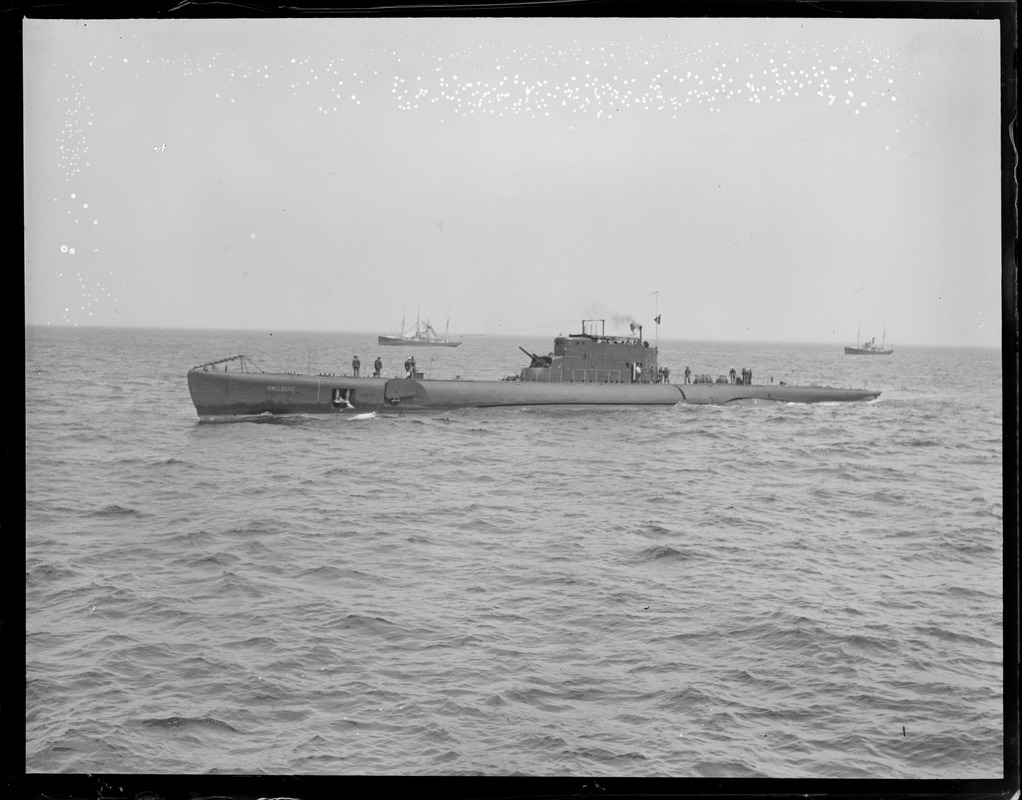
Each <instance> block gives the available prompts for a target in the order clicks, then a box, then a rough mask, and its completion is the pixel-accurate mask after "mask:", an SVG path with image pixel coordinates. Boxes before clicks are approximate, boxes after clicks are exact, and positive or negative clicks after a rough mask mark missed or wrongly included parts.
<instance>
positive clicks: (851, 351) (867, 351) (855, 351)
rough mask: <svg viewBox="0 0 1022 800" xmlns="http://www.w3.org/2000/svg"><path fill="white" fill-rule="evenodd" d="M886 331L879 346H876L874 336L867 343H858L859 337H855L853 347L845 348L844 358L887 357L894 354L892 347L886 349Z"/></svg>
mask: <svg viewBox="0 0 1022 800" xmlns="http://www.w3.org/2000/svg"><path fill="white" fill-rule="evenodd" d="M886 342H887V331H886V330H885V331H884V336H883V339H881V340H880V344H877V339H876V337H875V336H874V337H873V338H872V339H870V340H869V341H868V342H862V343H861V344H860V343H859V336H858V335H856V337H855V347H846V348H845V355H846V356H889V355H890V354H891V353H893V352H894V348H893V347H887V345H886Z"/></svg>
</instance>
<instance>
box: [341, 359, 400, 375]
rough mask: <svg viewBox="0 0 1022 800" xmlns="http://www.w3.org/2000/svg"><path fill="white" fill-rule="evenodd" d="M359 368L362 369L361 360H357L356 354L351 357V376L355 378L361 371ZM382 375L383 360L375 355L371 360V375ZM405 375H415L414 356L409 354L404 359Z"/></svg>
mask: <svg viewBox="0 0 1022 800" xmlns="http://www.w3.org/2000/svg"><path fill="white" fill-rule="evenodd" d="M361 369H362V362H361V361H359V358H358V356H355V357H354V358H353V359H351V374H352V376H353V377H355V378H357V377H358V375H359V372H360V371H361ZM382 375H383V360H382V359H381V358H380V357H379V356H376V360H375V361H374V362H373V377H374V378H379V377H381V376H382ZM405 377H407V378H414V377H415V356H409V357H408V358H406V359H405Z"/></svg>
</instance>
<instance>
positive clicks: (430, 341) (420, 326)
mask: <svg viewBox="0 0 1022 800" xmlns="http://www.w3.org/2000/svg"><path fill="white" fill-rule="evenodd" d="M450 326H451V320H450V319H449V318H448V320H447V328H450ZM447 328H445V329H444V335H443V336H441V335H440V334H439V333H437V332H436V331H435V330H434V329H433V326H432V325H430V323H429V320H428V319H427V320H426V321H425V323H423V322H421V321H420V320H419V315H418V313H416V315H415V327H414V328H408V329H406V328H405V321H404V318H403V317H402V319H401V333H399V334H398V335H397V336H378V337H377V343H378V344H384V345H405V346H408V347H457V346H458V345H460V344H461V341H460V340H458V341H455V340H452V339H449V338H448V337H447Z"/></svg>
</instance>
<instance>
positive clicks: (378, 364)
mask: <svg viewBox="0 0 1022 800" xmlns="http://www.w3.org/2000/svg"><path fill="white" fill-rule="evenodd" d="M382 371H383V362H382V361H381V360H380V357H379V356H376V361H374V362H373V377H374V378H379V377H380V373H381V372H382Z"/></svg>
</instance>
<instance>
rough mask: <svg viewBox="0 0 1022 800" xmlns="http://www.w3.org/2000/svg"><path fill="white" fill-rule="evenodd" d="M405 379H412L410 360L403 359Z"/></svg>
mask: <svg viewBox="0 0 1022 800" xmlns="http://www.w3.org/2000/svg"><path fill="white" fill-rule="evenodd" d="M405 377H406V378H410V377H412V360H411V359H410V358H406V359H405Z"/></svg>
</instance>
